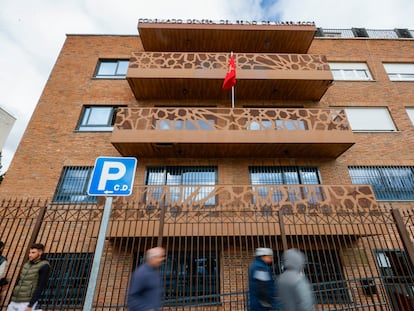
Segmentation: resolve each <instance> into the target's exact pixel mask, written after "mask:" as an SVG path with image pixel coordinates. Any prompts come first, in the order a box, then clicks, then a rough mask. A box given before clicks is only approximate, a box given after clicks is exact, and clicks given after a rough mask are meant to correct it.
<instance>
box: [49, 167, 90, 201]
mask: <svg viewBox="0 0 414 311" xmlns="http://www.w3.org/2000/svg"><path fill="white" fill-rule="evenodd" d="M92 172H93V166H64V167H63V168H62V172H61V175H60V178H59V181H58V184H57V186H56V190H55V193H54V195H53V200H52V203H57V204H59V203H73V204H94V203H96V202H97V201H98V197H97V196H90V195H88V187H89V183H90V179H91V176H92ZM77 197H78V199H72V198H77Z"/></svg>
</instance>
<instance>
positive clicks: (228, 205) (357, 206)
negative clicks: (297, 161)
mask: <svg viewBox="0 0 414 311" xmlns="http://www.w3.org/2000/svg"><path fill="white" fill-rule="evenodd" d="M117 200H127V201H134V202H135V204H136V207H137V209H138V210H140V211H141V212H142V213H140V215H141V217H142V218H148V219H156V218H159V217H160V213H165V215H167V216H168V218H175V219H176V220H177V219H179V218H182V217H186V221H188V220H189V219H191V218H194V217H195V218H197V219H199V220H200V221H203V220H207V219H210V220H211V218H215V217H222V216H224V215H226V213H227V212H229V211H231V212H232V216H236V215H238V216H241V215H244V214H246V213H248V212H255V213H257V212H261V214H260V213H259V214H260V215H261V216H274V215H277V213H278V212H279V211H281V210H282V211H283V213H284V214H286V215H288V214H307V215H312V214H313V215H318V214H319V215H331V214H341V215H359V216H360V215H364V214H366V215H370V214H375V213H376V212H378V211H379V206H378V204H377V201H376V199H375V195H374V192H373V190H372V187H371V186H370V185H320V184H315V185H269V184H263V185H177V186H158V185H157V186H139V187H134V190H133V193H132V196H131V197H129V198H121V197H120V198H117ZM256 220H257V219H256Z"/></svg>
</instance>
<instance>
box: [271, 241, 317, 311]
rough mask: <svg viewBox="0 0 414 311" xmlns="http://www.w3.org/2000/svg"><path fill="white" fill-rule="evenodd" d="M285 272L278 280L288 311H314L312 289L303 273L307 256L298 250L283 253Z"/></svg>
mask: <svg viewBox="0 0 414 311" xmlns="http://www.w3.org/2000/svg"><path fill="white" fill-rule="evenodd" d="M283 260H284V268H285V270H284V272H283V273H282V274H281V275H280V276H279V277H278V279H277V288H278V290H279V298H280V300H281V302H282V304H283V305H284V306H285V310H286V311H314V310H316V309H315V303H314V298H313V293H312V287H311V284H310V282H309V280H308V279H307V278H306V277H305V275H304V273H303V267H304V264H305V255H304V254H303V253H302V252H300V251H299V250H297V249H294V248H292V249H288V250H286V251H285V252H284V253H283Z"/></svg>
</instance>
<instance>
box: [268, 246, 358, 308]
mask: <svg viewBox="0 0 414 311" xmlns="http://www.w3.org/2000/svg"><path fill="white" fill-rule="evenodd" d="M303 252H304V254H305V258H306V262H305V267H304V273H305V275H306V277H307V278H308V279H309V281H310V283H311V285H312V287H313V294H314V295H315V299H316V303H318V304H346V303H351V299H350V297H349V290H348V288H347V280H346V279H345V277H344V273H343V269H342V264H341V259H340V256H339V254H338V251H337V250H335V249H321V250H304V251H303ZM282 254H283V252H282V251H279V252H278V255H276V254H275V256H274V258H275V260H274V264H273V267H274V271H275V273H276V275H279V274H280V273H281V272H283V271H284V262H283V255H282ZM276 258H280V262H279V260H276Z"/></svg>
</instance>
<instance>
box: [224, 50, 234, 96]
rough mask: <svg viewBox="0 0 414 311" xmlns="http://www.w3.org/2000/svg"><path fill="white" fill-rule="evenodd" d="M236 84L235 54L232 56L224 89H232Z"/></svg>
mask: <svg viewBox="0 0 414 311" xmlns="http://www.w3.org/2000/svg"><path fill="white" fill-rule="evenodd" d="M235 85H236V65H235V64H234V55H231V56H230V61H229V65H228V71H227V74H226V77H225V78H224V82H223V90H227V89H231V88H232V87H233V86H235Z"/></svg>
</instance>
